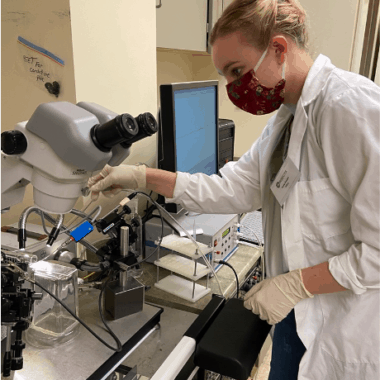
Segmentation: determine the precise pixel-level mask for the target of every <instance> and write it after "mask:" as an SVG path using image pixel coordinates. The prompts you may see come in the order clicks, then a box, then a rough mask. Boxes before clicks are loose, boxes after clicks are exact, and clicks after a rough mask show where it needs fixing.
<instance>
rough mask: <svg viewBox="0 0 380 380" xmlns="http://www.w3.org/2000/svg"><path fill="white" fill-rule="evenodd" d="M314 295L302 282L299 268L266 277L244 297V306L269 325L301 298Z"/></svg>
mask: <svg viewBox="0 0 380 380" xmlns="http://www.w3.org/2000/svg"><path fill="white" fill-rule="evenodd" d="M312 297H314V296H313V295H312V294H311V293H310V292H309V291H307V289H306V288H305V286H304V284H303V282H302V274H301V269H296V270H293V271H291V272H289V273H285V274H281V275H279V276H276V277H273V278H269V279H266V280H264V281H262V282H260V283H258V284H257V285H255V286H254V287H253V288H252V289H251V290H250V291H249V292H248V293H247V294H246V295H245V297H244V306H245V307H246V308H247V309H248V310H252V312H253V313H254V314H258V315H259V317H260V319H263V320H266V321H267V322H268V323H269V324H270V325H274V324H276V323H278V322H280V321H282V320H283V319H284V318H285V317H286V316H287V315H288V314H289V313H290V311H291V310H292V309H293V308H294V306H295V305H296V304H297V303H298V302H299V301H301V300H303V299H306V298H312Z"/></svg>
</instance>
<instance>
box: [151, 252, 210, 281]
mask: <svg viewBox="0 0 380 380" xmlns="http://www.w3.org/2000/svg"><path fill="white" fill-rule="evenodd" d="M154 263H155V264H156V265H157V266H158V267H160V268H164V269H167V270H169V271H171V272H174V273H178V274H180V275H181V276H184V277H186V278H188V279H189V280H191V281H198V280H199V279H200V278H202V277H204V276H206V275H207V274H208V273H210V269H209V268H208V267H206V265H203V264H201V263H197V264H196V263H195V261H192V260H189V259H187V258H185V257H182V256H178V255H175V254H173V253H170V254H168V255H166V256H164V257H162V258H160V260H156V261H155V262H154ZM195 265H197V272H196V273H197V275H196V276H194V268H195Z"/></svg>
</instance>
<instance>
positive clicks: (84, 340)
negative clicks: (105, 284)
mask: <svg viewBox="0 0 380 380" xmlns="http://www.w3.org/2000/svg"><path fill="white" fill-rule="evenodd" d="M98 297H99V290H96V289H90V290H86V291H83V292H82V293H81V294H80V295H79V316H80V318H81V319H82V320H83V321H84V322H85V323H86V324H87V325H88V326H89V327H90V328H91V329H92V330H94V332H95V333H97V334H98V335H99V336H100V337H101V338H102V339H104V340H105V341H106V342H107V343H109V344H110V345H111V346H114V347H115V346H116V342H115V341H114V340H113V339H112V337H111V336H110V335H109V334H108V332H107V331H106V330H105V328H104V326H103V324H102V322H101V319H100V315H99V311H98ZM162 311H163V310H162V309H161V308H157V307H155V306H152V305H148V304H144V306H143V310H142V311H141V312H139V313H136V314H132V315H129V316H127V317H124V318H120V319H118V320H116V321H108V320H107V323H108V324H109V326H110V327H111V329H112V330H113V331H114V333H115V334H116V335H117V337H118V338H119V339H120V341H121V343H122V344H123V350H122V351H121V352H117V353H115V352H114V351H112V350H111V349H109V348H107V347H105V346H104V345H103V344H102V343H100V342H99V341H98V340H97V339H96V338H95V337H94V336H92V335H91V334H90V333H89V332H88V331H87V330H86V329H85V328H84V327H83V326H82V325H81V326H80V332H79V334H78V335H77V336H76V337H75V338H74V339H73V340H72V341H70V342H67V343H65V344H62V345H59V346H58V347H54V348H37V347H34V346H32V345H30V344H27V345H26V349H25V350H24V352H23V356H24V368H23V369H22V370H20V371H16V372H15V375H14V380H41V379H45V380H62V379H73V380H74V379H75V380H85V379H87V380H101V379H107V378H108V376H109V374H110V373H111V372H112V371H114V369H115V368H117V367H118V365H119V364H120V363H121V362H122V361H124V360H125V358H126V357H127V356H128V355H129V353H130V352H132V350H133V349H134V347H135V346H136V345H137V344H138V343H139V342H141V341H142V340H145V338H146V337H148V336H149V335H150V334H151V333H153V332H154V331H155V329H156V328H157V325H158V323H159V322H160V315H161V313H162Z"/></svg>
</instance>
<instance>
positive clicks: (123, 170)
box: [87, 165, 146, 200]
mask: <svg viewBox="0 0 380 380" xmlns="http://www.w3.org/2000/svg"><path fill="white" fill-rule="evenodd" d="M87 186H88V188H89V189H90V190H91V199H92V200H96V199H98V197H99V192H102V193H103V194H104V196H106V197H109V198H110V197H113V196H114V195H116V194H118V193H119V192H120V191H121V190H122V189H132V190H134V189H137V188H145V187H146V167H145V165H139V166H135V165H119V166H109V165H106V166H105V167H104V168H103V170H102V171H101V172H100V173H99V174H97V175H95V176H93V177H91V178H90V179H89V180H88V183H87Z"/></svg>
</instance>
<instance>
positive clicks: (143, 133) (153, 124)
mask: <svg viewBox="0 0 380 380" xmlns="http://www.w3.org/2000/svg"><path fill="white" fill-rule="evenodd" d="M136 121H137V124H138V126H139V132H138V133H137V135H136V136H134V137H132V138H131V139H130V140H129V141H125V142H123V143H121V146H122V147H123V148H129V147H130V146H131V145H132V144H133V143H135V142H136V141H139V140H142V139H143V138H145V137H148V136H152V135H153V134H155V133H156V132H157V130H158V125H157V121H156V119H155V118H154V116H153V115H152V114H151V113H150V112H145V113H142V114H140V115H139V116H137V117H136Z"/></svg>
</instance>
